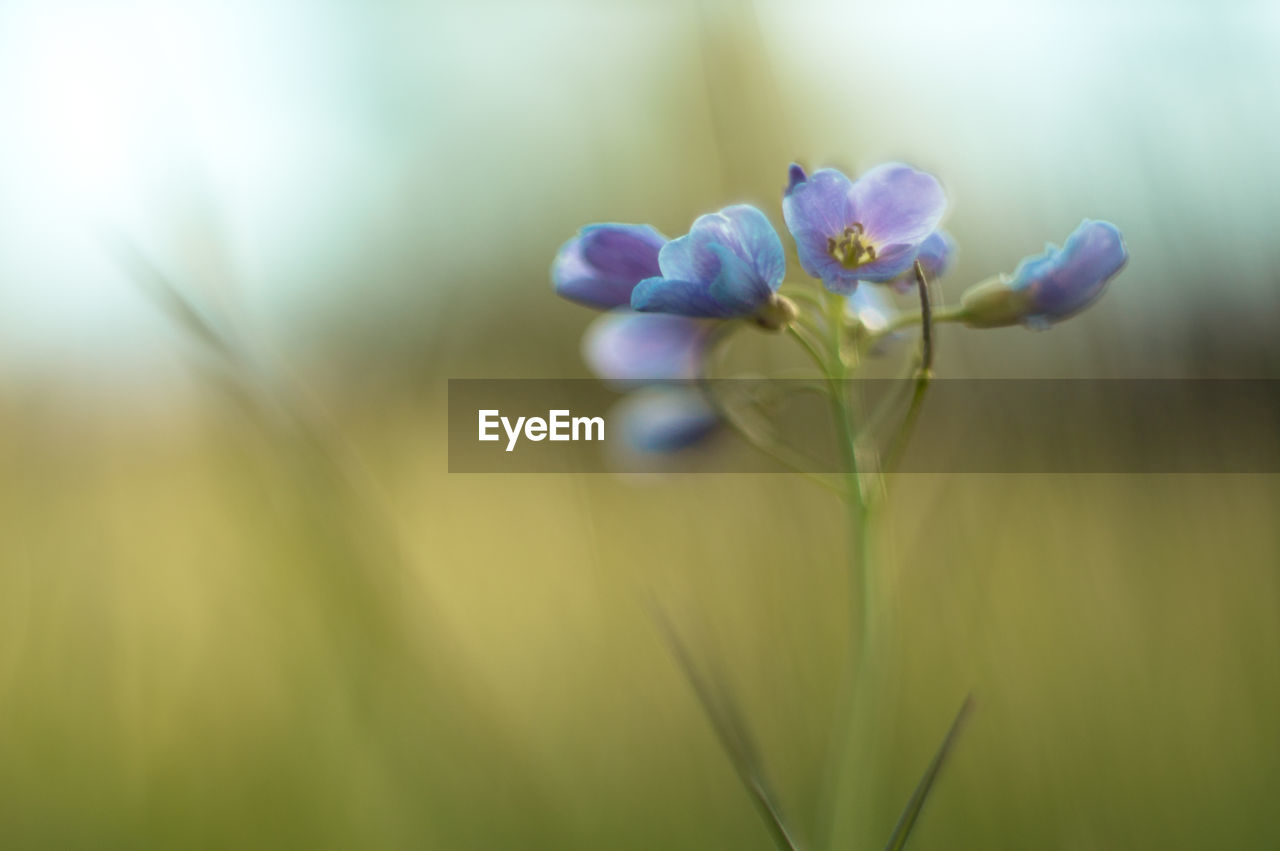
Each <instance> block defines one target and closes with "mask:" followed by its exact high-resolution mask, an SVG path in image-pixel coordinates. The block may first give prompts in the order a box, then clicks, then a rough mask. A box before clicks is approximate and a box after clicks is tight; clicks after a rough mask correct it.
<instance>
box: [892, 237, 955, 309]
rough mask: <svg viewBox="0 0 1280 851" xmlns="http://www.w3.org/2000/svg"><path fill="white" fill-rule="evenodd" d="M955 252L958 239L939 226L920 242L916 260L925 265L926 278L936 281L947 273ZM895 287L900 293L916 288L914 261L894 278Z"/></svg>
mask: <svg viewBox="0 0 1280 851" xmlns="http://www.w3.org/2000/svg"><path fill="white" fill-rule="evenodd" d="M955 253H956V241H955V240H954V239H952V238H951V234H949V233H947V232H946V231H945V230H942V229H941V228H939V229H938V230H935V231H934V232H933V233H931V234H929V237H928V238H927V239H926V240H925V241H924V242H922V243H920V253H919V254H917V255H916V260H918V261H920V265H921V266H922V267H924V274H925V277H926V279H928V280H929V281H936V280H937V279H938V278H941V277H942V276H943V275H945V274H946V273H947V269H949V268H950V267H951V260H952V258H953V257H955ZM893 288H894V289H895V290H897V291H898V292H900V293H902V292H907V291H908V290H914V289H915V288H916V272H915V263H914V262H913V263H912V264H911V265H910V266H909V267H907V271H905V272H903V273H902V274H901V275H899V276H898V277H897V278H894V279H893Z"/></svg>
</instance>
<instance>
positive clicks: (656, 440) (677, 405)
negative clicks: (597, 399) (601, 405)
mask: <svg viewBox="0 0 1280 851" xmlns="http://www.w3.org/2000/svg"><path fill="white" fill-rule="evenodd" d="M614 417H615V419H616V420H617V421H618V423H619V428H620V429H621V433H622V438H623V440H624V441H625V442H626V444H627V446H628V447H629V448H631V449H632V450H634V451H636V452H640V453H645V454H661V453H668V452H676V451H678V450H681V449H687V448H689V447H691V446H694V445H695V444H698V443H701V442H702V441H703V440H705V439H707V438H708V437H710V436H711V435H712V434H714V433H715V431H716V430H717V429H718V428H719V426H720V418H719V416H718V415H717V414H716V411H715V409H714V408H713V407H712V406H711V405H710V403H708V402H707V400H706V399H705V398H704V397H703V395H702V394H701V393H699V392H698V391H697V390H696V389H694V388H691V387H684V386H679V385H659V386H654V387H648V388H645V389H643V390H640V391H638V392H636V393H632V394H631V395H630V396H628V397H627V398H626V399H624V400H623V401H622V402H620V403H619V404H618V406H617V407H616V408H615V413H614Z"/></svg>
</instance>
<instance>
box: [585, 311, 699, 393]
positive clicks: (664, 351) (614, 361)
mask: <svg viewBox="0 0 1280 851" xmlns="http://www.w3.org/2000/svg"><path fill="white" fill-rule="evenodd" d="M709 330H710V329H709V328H708V327H707V325H706V323H704V322H701V321H699V320H697V319H689V318H687V317H684V316H670V315H667V314H661V313H631V312H629V311H616V312H613V313H608V314H605V315H604V316H601V317H600V318H599V319H597V320H596V321H595V322H593V323H592V324H591V327H589V328H588V329H587V333H586V336H585V337H583V340H582V356H583V358H584V359H585V360H586V362H587V365H588V366H590V367H591V370H592V371H593V372H595V373H596V374H597V375H599V376H600V377H601V378H603V379H606V380H613V381H662V380H676V379H692V378H696V377H697V376H698V373H699V371H700V370H701V368H702V356H703V353H704V350H705V347H706V343H707V334H708V332H709Z"/></svg>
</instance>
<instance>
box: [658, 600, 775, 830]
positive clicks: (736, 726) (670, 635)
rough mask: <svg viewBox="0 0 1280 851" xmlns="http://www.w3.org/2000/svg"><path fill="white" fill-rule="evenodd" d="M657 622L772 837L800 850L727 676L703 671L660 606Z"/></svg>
mask: <svg viewBox="0 0 1280 851" xmlns="http://www.w3.org/2000/svg"><path fill="white" fill-rule="evenodd" d="M651 610H652V614H653V619H654V621H655V622H656V623H657V625H658V628H659V630H660V631H661V632H662V637H663V638H664V639H665V640H666V642H667V646H668V648H670V650H671V655H672V656H674V657H675V659H676V662H677V664H679V666H680V670H681V671H682V672H683V673H684V675H685V679H687V680H688V681H689V685H690V687H692V688H693V693H694V695H695V696H696V697H697V698H698V703H699V704H701V705H702V709H703V711H704V712H705V713H706V715H707V718H708V720H710V721H711V727H712V729H713V730H714V731H715V734H716V738H718V739H719V740H720V745H721V747H723V748H724V750H725V753H726V754H727V755H728V757H729V762H730V763H732V765H733V769H734V771H735V772H736V773H737V775H738V779H739V780H741V781H742V785H743V786H745V787H746V789H747V793H748V794H749V795H750V796H751V801H752V803H753V804H755V806H756V809H757V810H759V811H760V815H761V817H762V818H763V819H764V821H765V825H766V827H768V829H769V835H770V836H771V837H772V839H773V841H774V844H775V845H777V847H778V848H779V849H781V851H799V848H800V846H799V844H798V843H797V842H796V839H795V837H793V836H792V835H791V832H790V831H789V830H788V829H787V826H786V822H785V820H784V818H783V816H782V811H781V809H780V808H779V806H778V803H777V796H776V795H774V794H773V792H772V791H771V789H770V787H769V784H768V783H767V781H766V780H765V776H764V770H763V766H762V764H761V760H760V752H759V749H758V748H757V746H756V744H755V740H754V739H753V738H752V736H751V733H750V730H749V728H748V727H747V723H746V719H745V718H744V717H743V714H742V710H741V709H740V707H739V704H738V702H737V700H735V699H734V697H733V694H732V692H731V691H730V689H729V687H728V684H727V683H726V681H725V679H724V677H714V676H710V675H708V674H706V673H705V672H704V671H702V670H701V669H699V667H698V666H697V664H695V662H694V660H693V654H692V653H690V652H689V648H688V646H687V645H686V644H685V643H684V641H683V640H682V639H681V638H680V635H679V633H677V632H676V630H675V627H674V626H672V624H671V621H670V620H669V619H668V618H667V617H666V614H665V613H664V612H663V611H662V610H661V609H660V608H659V607H658V606H657V605H653V606H652V607H651Z"/></svg>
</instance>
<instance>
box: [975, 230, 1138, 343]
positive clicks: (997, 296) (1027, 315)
mask: <svg viewBox="0 0 1280 851" xmlns="http://www.w3.org/2000/svg"><path fill="white" fill-rule="evenodd" d="M1128 259H1129V252H1128V250H1126V249H1125V245H1124V238H1123V237H1122V236H1121V235H1120V231H1119V229H1118V228H1116V226H1115V225H1113V224H1111V223H1110V222H1102V221H1093V220H1090V219H1085V220H1084V221H1083V222H1081V223H1080V226H1079V227H1077V228H1076V229H1075V230H1074V231H1072V233H1071V236H1069V237H1067V241H1066V242H1065V243H1063V246H1062V248H1061V249H1059V248H1058V247H1057V246H1055V245H1052V244H1050V245H1046V246H1045V250H1044V253H1043V254H1039V255H1037V256H1034V257H1027V258H1025V259H1023V261H1022V262H1021V263H1019V264H1018V268H1017V269H1016V270H1015V271H1014V273H1013V277H1012V278H1006V277H1005V276H1003V275H1001V276H998V277H996V278H993V279H991V280H988V281H985V282H983V283H981V284H977V285H976V286H974V287H973V288H972V289H970V290H969V291H968V292H966V293H965V294H964V296H963V297H962V299H961V302H960V304H961V308H962V309H963V311H964V314H963V315H964V321H965V323H966V324H968V325H970V326H973V327H978V328H995V327H999V326H1002V325H1013V324H1016V323H1018V322H1021V323H1023V324H1025V325H1027V326H1029V327H1032V328H1047V327H1049V326H1050V325H1052V324H1053V323H1055V322H1059V321H1061V320H1063V319H1066V318H1068V317H1070V316H1073V315H1075V314H1076V313H1079V312H1080V311H1081V310H1083V309H1084V308H1086V307H1088V306H1089V305H1090V304H1091V303H1093V301H1095V300H1096V299H1097V298H1098V297H1099V296H1100V295H1102V292H1103V290H1105V289H1106V287H1107V283H1108V282H1109V281H1110V280H1111V279H1112V278H1114V277H1115V276H1116V274H1117V273H1118V272H1119V271H1120V270H1121V268H1123V267H1124V264H1125V263H1126V262H1127V261H1128Z"/></svg>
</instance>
